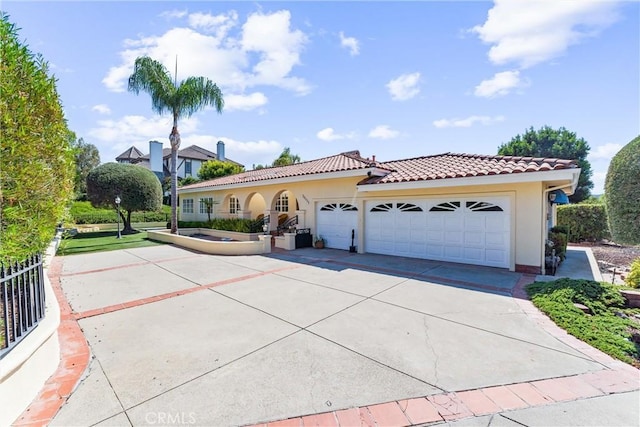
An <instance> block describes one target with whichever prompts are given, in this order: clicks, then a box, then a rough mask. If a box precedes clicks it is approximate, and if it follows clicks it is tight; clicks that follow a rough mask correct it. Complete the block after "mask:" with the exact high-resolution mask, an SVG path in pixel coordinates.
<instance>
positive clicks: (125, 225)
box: [120, 211, 136, 234]
mask: <svg viewBox="0 0 640 427" xmlns="http://www.w3.org/2000/svg"><path fill="white" fill-rule="evenodd" d="M120 218H122V234H133V233H135V232H136V230H134V229H133V227H131V211H127V216H126V217H125V216H124V214H123V213H122V211H120Z"/></svg>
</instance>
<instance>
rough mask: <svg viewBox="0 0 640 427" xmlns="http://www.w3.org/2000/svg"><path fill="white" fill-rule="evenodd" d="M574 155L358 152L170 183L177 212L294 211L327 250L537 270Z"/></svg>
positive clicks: (571, 179) (190, 216) (188, 215)
mask: <svg viewBox="0 0 640 427" xmlns="http://www.w3.org/2000/svg"><path fill="white" fill-rule="evenodd" d="M579 176H580V169H579V168H578V166H577V164H576V162H575V161H572V160H562V159H543V158H531V157H511V156H492V155H474V154H454V153H444V154H438V155H430V156H423V157H416V158H411V159H401V160H393V161H377V160H376V159H375V156H374V157H373V158H371V159H370V158H364V157H362V156H361V155H360V153H359V152H358V151H350V152H345V153H340V154H336V155H334V156H329V157H325V158H321V159H316V160H311V161H307V162H302V163H297V164H293V165H288V166H281V167H271V168H265V169H260V170H252V171H248V172H244V173H240V174H237V175H231V176H226V177H222V178H218V179H214V180H210V181H206V182H200V183H197V184H193V185H189V186H185V187H181V188H180V189H179V190H178V195H179V203H180V210H179V213H180V218H181V219H182V220H188V221H189V220H194V221H195V220H202V221H204V220H206V219H207V213H206V212H207V211H206V208H205V206H204V203H203V200H205V199H213V200H214V201H215V202H217V204H215V205H214V213H213V216H215V217H238V218H250V219H255V218H259V217H263V216H264V217H268V218H269V220H270V223H269V228H270V229H275V227H276V226H277V218H278V216H282V215H283V214H286V215H287V216H288V217H290V218H291V217H294V216H297V219H298V228H310V229H311V232H312V233H313V234H315V235H321V236H322V237H324V238H325V240H326V246H328V247H330V248H337V249H345V250H347V249H348V248H349V246H350V245H351V235H352V232H353V233H354V235H355V244H356V245H357V251H358V252H361V253H363V252H368V253H378V254H387V255H396V256H405V257H415V258H424V259H433V260H441V261H449V262H458V263H466V264H476V265H484V266H492V267H498V268H504V269H508V270H511V271H518V272H526V273H533V274H540V273H542V272H544V249H545V248H544V246H545V240H546V237H547V232H548V228H549V226H550V225H553V223H554V221H555V202H554V200H555V198H556V195H558V194H559V192H560V193H562V194H572V193H573V192H574V191H575V188H576V186H577V184H578V177H579Z"/></svg>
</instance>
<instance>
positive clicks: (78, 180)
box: [72, 134, 100, 199]
mask: <svg viewBox="0 0 640 427" xmlns="http://www.w3.org/2000/svg"><path fill="white" fill-rule="evenodd" d="M72 138H73V142H72V147H73V151H74V158H75V161H76V177H75V181H74V189H75V193H76V199H78V198H82V197H84V196H86V194H87V175H89V172H91V171H92V170H93V169H95V168H97V167H98V166H100V152H99V151H98V148H97V147H96V146H95V145H93V144H89V143H87V142H84V139H83V138H79V139H77V140H76V136H75V134H72Z"/></svg>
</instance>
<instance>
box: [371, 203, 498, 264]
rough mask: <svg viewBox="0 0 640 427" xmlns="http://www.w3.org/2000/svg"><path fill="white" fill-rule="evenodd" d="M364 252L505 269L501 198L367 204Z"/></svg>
mask: <svg viewBox="0 0 640 427" xmlns="http://www.w3.org/2000/svg"><path fill="white" fill-rule="evenodd" d="M364 245H365V252H371V253H380V254H387V255H398V256H407V257H413V258H425V259H434V260H440V261H449V262H459V263H465V264H477V265H486V266H493V267H502V268H509V267H510V266H511V202H510V198H509V197H506V196H494V197H473V196H469V197H464V198H462V197H455V196H452V197H448V198H446V199H445V198H439V199H432V200H425V199H398V200H391V201H367V202H366V203H365V227H364Z"/></svg>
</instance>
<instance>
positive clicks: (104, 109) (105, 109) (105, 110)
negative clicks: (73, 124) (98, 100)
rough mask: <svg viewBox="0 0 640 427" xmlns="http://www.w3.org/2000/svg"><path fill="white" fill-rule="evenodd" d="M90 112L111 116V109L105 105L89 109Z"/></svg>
mask: <svg viewBox="0 0 640 427" xmlns="http://www.w3.org/2000/svg"><path fill="white" fill-rule="evenodd" d="M91 111H97V112H98V113H100V114H111V108H109V106H108V105H107V104H98V105H94V106H93V107H91Z"/></svg>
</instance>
